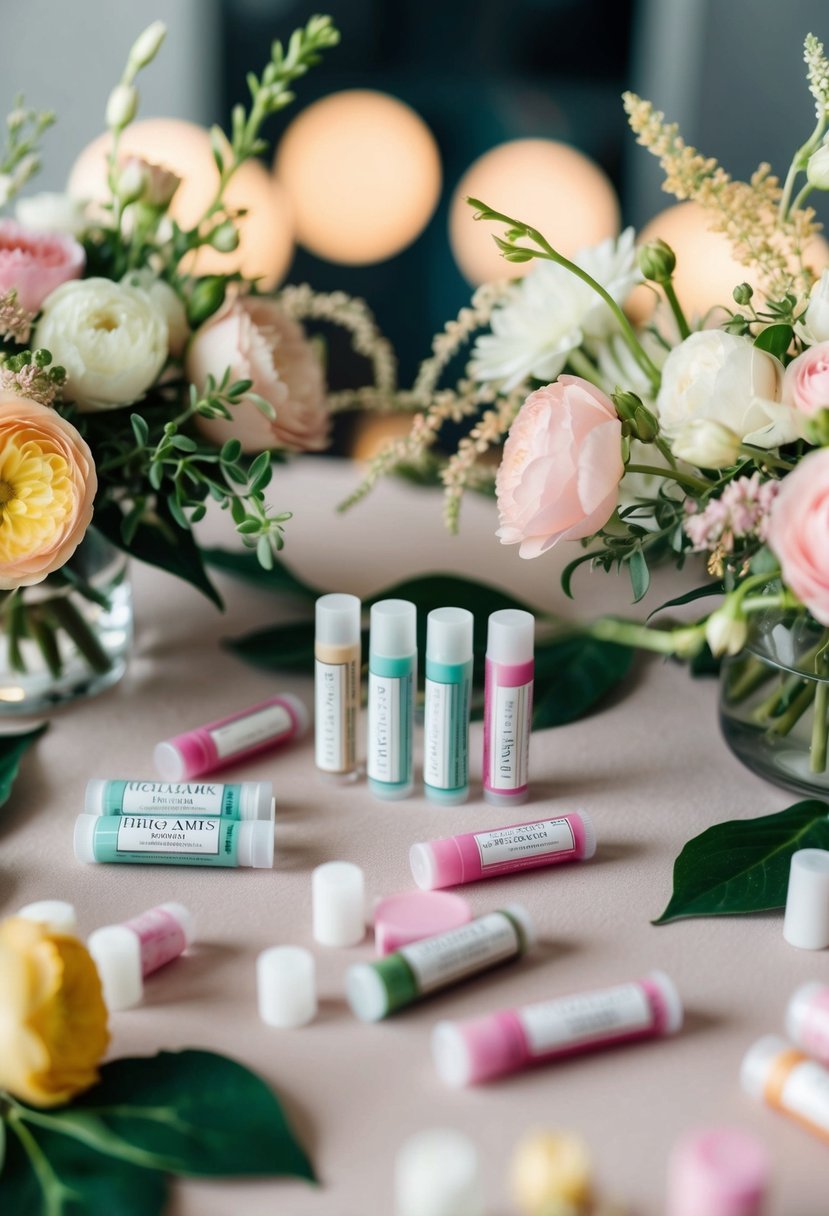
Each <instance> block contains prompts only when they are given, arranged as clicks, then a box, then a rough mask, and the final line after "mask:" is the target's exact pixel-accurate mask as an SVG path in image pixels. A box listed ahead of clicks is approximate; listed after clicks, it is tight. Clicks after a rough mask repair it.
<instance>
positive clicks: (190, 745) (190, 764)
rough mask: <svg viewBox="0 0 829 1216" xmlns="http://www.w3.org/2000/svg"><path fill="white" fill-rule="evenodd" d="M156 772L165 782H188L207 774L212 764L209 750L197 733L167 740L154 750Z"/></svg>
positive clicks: (158, 744) (157, 744) (157, 745)
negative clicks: (206, 771)
mask: <svg viewBox="0 0 829 1216" xmlns="http://www.w3.org/2000/svg"><path fill="white" fill-rule="evenodd" d="M153 764H154V765H155V771H156V772H157V773H158V775H159V777H161V778H162V780H163V781H186V780H187V779H188V777H195V776H198V774H199V773H203V772H205V769H206V766H209V764H210V757H209V756H208V754H207V750H206V749H205V748H204V746H202V744H201V740H200V739H199V736H198V734H197V733H196V732H191V733H190V734H187V735H176V737H175V738H174V739H165V740H164V741H163V742H162V743H156V745H155V747H154V748H153Z"/></svg>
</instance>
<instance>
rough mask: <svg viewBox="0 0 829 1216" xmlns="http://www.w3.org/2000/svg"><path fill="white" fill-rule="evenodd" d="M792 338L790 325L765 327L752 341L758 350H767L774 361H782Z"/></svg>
mask: <svg viewBox="0 0 829 1216" xmlns="http://www.w3.org/2000/svg"><path fill="white" fill-rule="evenodd" d="M793 337H794V330H793V329H792V327H791V325H767V326H766V328H765V329H763V330H761V331H760V333H759V334H758V335H757V337H756V338H755V339H754V345H755V346H756V347H757V349H758V350H767V351H768V352H769V354H770V355H774V357H775V358H776V359H782V358H783V356H784V355H785V353H786V351H787V350H788V349H789V347H790V346H791V342H792V338H793Z"/></svg>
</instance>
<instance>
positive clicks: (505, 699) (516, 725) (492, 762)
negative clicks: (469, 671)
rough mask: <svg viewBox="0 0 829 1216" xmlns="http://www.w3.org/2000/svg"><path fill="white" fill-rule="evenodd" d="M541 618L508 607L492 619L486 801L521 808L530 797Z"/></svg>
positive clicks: (486, 693)
mask: <svg viewBox="0 0 829 1216" xmlns="http://www.w3.org/2000/svg"><path fill="white" fill-rule="evenodd" d="M534 639H535V618H534V617H533V614H532V613H531V612H521V611H519V610H517V609H513V608H505V609H502V610H501V611H500V612H493V613H492V614H491V615H490V618H489V628H488V633H487V644H486V672H485V676H484V765H483V776H484V798H485V799H486V801H487V802H491V803H492V804H493V805H494V806H519V805H520V803H522V802H526V800H527V794H528V793H529V789H530V787H529V776H528V767H529V758H530V731H531V729H532V716H533V679H534V676H535V659H534V650H533V647H534Z"/></svg>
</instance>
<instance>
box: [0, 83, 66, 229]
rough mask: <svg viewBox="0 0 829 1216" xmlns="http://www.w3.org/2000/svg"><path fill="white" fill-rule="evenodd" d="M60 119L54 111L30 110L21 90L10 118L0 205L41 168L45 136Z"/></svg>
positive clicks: (0, 160)
mask: <svg viewBox="0 0 829 1216" xmlns="http://www.w3.org/2000/svg"><path fill="white" fill-rule="evenodd" d="M55 121H56V115H55V113H54V111H53V110H40V111H38V110H30V109H27V107H26V105H25V102H24V98H23V94H22V93H18V94H17V95H16V97H15V99H14V106H13V108H12V110H11V112H10V113H9V114H8V116H7V117H6V142H5V146H4V147H3V151H2V154H0V207H3V206H5V205H6V203H8V202H10V201H11V200H12V199H13V198H14V197H15V195H16V194H18V193H19V192H20V191H21V190H22V189H23V187H24V186H25V185H26V182H28V181H29V180H30V178H32V177H33V176H34V175H35V173H37V172H38V170H39V169H40V151H39V147H38V145H39V143H40V139H41V136H42V135H43V133H44V132H45V131H47V130H48V129H49V127H51V126H53V124H54V123H55Z"/></svg>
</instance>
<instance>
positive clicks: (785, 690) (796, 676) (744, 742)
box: [720, 613, 829, 797]
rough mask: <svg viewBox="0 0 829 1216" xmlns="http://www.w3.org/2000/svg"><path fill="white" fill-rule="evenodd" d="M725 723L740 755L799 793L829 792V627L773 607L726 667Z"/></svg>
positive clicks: (728, 737) (723, 692) (769, 777)
mask: <svg viewBox="0 0 829 1216" xmlns="http://www.w3.org/2000/svg"><path fill="white" fill-rule="evenodd" d="M720 724H721V726H722V732H723V735H724V737H725V741H726V743H727V744H728V746H729V747H730V748H731V750H732V752H733V753H734V755H735V756H737V758H738V759H739V760H742V762H743V764H745V765H746V766H747V767H748V768H750V769H752V770H753V771H754V772H756V773H758V774H759V775H760V776H761V777H765V778H766V779H767V780H769V781H773V782H775V784H777V785H782V786H784V787H785V788H786V789H792V790H796V791H798V792H799V793H805V794H816V795H818V796H821V797H826V796H827V795H829V767H828V766H827V736H829V629H826V628H825V626H823V625H820V624H818V622H817V621H815V620H814V618H813V617H811V616H809V615H808V613H800V614H799V615H796V616H794V615H792V614H789V615H788V616H786V617H780V616H779V615H775V614H773V613H768V614H766V615H764V616H763V617H761V618H759V619H758V620H756V621H755V622H753V625H752V633H751V636H750V639H749V642H748V645H747V646H746V647H745V649H744V650H743V651H741V653H740V654H738V655H737V656H736V657H734V658H731V659H726V660H725V662H724V663H723V665H722V672H721V675H720Z"/></svg>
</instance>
